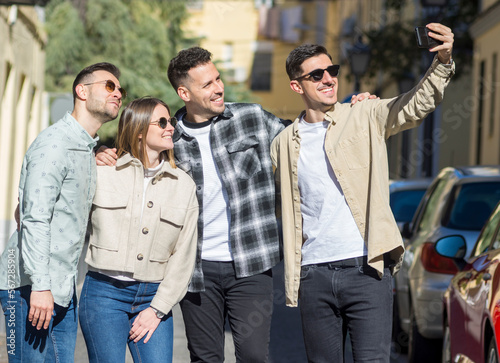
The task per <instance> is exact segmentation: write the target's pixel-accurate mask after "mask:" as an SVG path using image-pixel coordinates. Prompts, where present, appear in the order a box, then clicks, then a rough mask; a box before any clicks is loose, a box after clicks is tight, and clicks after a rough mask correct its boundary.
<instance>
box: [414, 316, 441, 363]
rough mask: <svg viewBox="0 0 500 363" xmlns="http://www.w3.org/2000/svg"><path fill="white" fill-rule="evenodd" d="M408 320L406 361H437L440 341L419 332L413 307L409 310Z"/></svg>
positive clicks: (420, 362) (416, 362) (415, 362)
mask: <svg viewBox="0 0 500 363" xmlns="http://www.w3.org/2000/svg"><path fill="white" fill-rule="evenodd" d="M410 320H411V323H410V331H409V334H408V363H422V362H439V357H440V356H441V353H440V352H441V342H440V341H439V340H438V339H427V338H425V337H424V336H422V335H421V334H420V332H419V331H418V326H417V321H416V318H415V310H414V308H413V307H412V308H411V312H410Z"/></svg>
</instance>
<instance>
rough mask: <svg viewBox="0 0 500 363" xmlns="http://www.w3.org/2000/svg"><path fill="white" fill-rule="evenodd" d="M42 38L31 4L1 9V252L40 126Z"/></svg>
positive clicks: (43, 124) (42, 97) (43, 65)
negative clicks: (22, 173)
mask: <svg viewBox="0 0 500 363" xmlns="http://www.w3.org/2000/svg"><path fill="white" fill-rule="evenodd" d="M45 41H46V39H45V35H44V33H43V31H42V30H41V26H40V23H39V20H38V15H37V13H36V12H35V10H34V8H33V7H30V6H19V7H17V10H16V7H11V6H0V49H1V51H0V176H1V177H0V250H3V247H4V245H5V243H6V241H7V239H8V237H9V236H10V234H11V233H12V231H13V229H14V221H13V214H14V209H15V207H16V205H17V195H18V192H17V188H18V183H19V175H20V170H21V165H22V159H23V157H24V153H25V151H26V149H27V148H28V146H29V145H30V144H31V142H32V141H33V140H34V138H35V137H36V135H37V134H38V133H39V132H40V130H41V129H42V128H43V127H44V126H45V125H46V122H44V119H46V118H44V110H45V108H44V70H45V69H44V68H45V51H44V44H45Z"/></svg>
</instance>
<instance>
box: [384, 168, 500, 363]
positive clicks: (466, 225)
mask: <svg viewBox="0 0 500 363" xmlns="http://www.w3.org/2000/svg"><path fill="white" fill-rule="evenodd" d="M498 201H500V166H498V165H495V166H472V167H459V168H451V167H449V168H445V169H443V170H441V172H440V173H439V175H438V176H437V177H436V178H435V179H434V181H433V182H432V184H431V185H430V187H429V188H428V189H427V192H426V194H425V195H424V197H423V198H422V201H421V203H420V205H419V207H418V209H417V211H416V213H415V216H414V217H413V220H412V222H411V223H407V224H406V225H405V227H404V228H403V238H404V239H405V248H406V252H405V256H404V260H403V266H402V268H401V270H400V271H399V273H398V274H396V276H395V290H396V299H395V300H396V301H395V311H396V317H395V324H397V325H399V327H400V328H401V330H402V331H401V332H400V333H399V334H398V336H396V337H394V338H395V339H394V340H395V344H396V348H399V349H400V350H401V351H403V350H405V348H407V349H408V361H409V363H413V362H425V361H429V360H431V361H432V358H433V357H435V359H436V360H438V359H439V357H440V356H441V339H442V337H443V303H442V299H443V294H444V292H445V290H446V288H447V287H448V285H449V283H450V280H451V278H452V277H453V275H454V274H455V273H456V272H457V268H456V266H455V264H454V263H453V261H451V260H450V259H447V258H445V257H442V256H440V255H438V254H437V253H436V251H435V249H434V243H435V242H436V241H437V240H438V239H439V238H441V237H444V236H448V235H454V234H461V235H462V236H464V238H465V239H466V241H467V256H468V255H469V254H470V252H471V250H472V247H473V246H474V243H475V241H476V239H477V237H478V235H479V233H480V231H481V228H482V227H483V225H484V223H485V221H486V219H487V218H488V216H489V215H490V213H491V212H492V210H493V209H494V208H495V205H496V204H497V202H498Z"/></svg>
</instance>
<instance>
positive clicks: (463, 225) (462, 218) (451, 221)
mask: <svg viewBox="0 0 500 363" xmlns="http://www.w3.org/2000/svg"><path fill="white" fill-rule="evenodd" d="M499 200H500V182H481V183H469V184H462V185H459V186H457V187H455V188H454V190H453V192H452V195H451V199H450V202H449V204H448V209H447V213H446V215H445V217H444V218H443V226H445V227H447V228H453V229H460V230H470V231H480V230H481V229H482V228H483V226H484V223H485V222H486V220H487V219H488V217H489V216H490V214H491V212H492V211H493V208H495V205H496V204H497V203H498V201H499Z"/></svg>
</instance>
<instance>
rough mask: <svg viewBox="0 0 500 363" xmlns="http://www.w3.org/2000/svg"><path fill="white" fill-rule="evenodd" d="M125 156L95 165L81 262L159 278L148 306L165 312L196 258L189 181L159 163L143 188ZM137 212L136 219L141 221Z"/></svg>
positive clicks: (136, 164)
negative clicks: (88, 230)
mask: <svg viewBox="0 0 500 363" xmlns="http://www.w3.org/2000/svg"><path fill="white" fill-rule="evenodd" d="M143 194H144V170H143V166H142V164H141V162H140V161H139V160H137V159H135V158H133V157H131V156H130V154H126V155H124V156H122V157H121V158H119V159H118V160H117V162H116V166H113V167H110V166H98V167H97V189H96V193H95V197H94V201H93V204H92V214H91V235H90V242H89V248H88V251H87V256H86V259H85V262H87V263H88V264H89V265H90V266H91V267H93V268H94V269H102V270H111V271H120V272H126V273H129V275H130V277H132V278H134V279H136V280H140V281H161V283H160V286H159V287H158V291H157V293H156V295H155V297H154V298H153V301H152V302H151V306H152V307H154V308H156V309H157V310H159V311H161V312H163V313H165V314H167V313H168V312H169V311H170V310H171V309H172V307H173V306H174V305H175V304H176V303H178V302H179V301H180V300H181V299H182V298H183V297H184V295H185V294H186V292H187V288H188V284H189V281H190V279H191V276H192V273H193V269H194V263H195V259H196V241H197V238H198V235H197V221H198V200H197V199H196V185H195V184H194V181H193V180H192V179H191V178H190V177H189V176H188V175H187V174H186V173H185V172H183V171H182V170H180V169H179V168H177V169H174V168H172V167H171V166H170V164H169V163H168V162H165V163H164V164H163V166H162V168H161V170H160V171H158V172H157V173H156V175H155V176H154V177H153V179H152V180H150V181H149V184H148V186H147V188H146V195H145V198H144V203H143ZM141 214H142V220H141Z"/></svg>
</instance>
